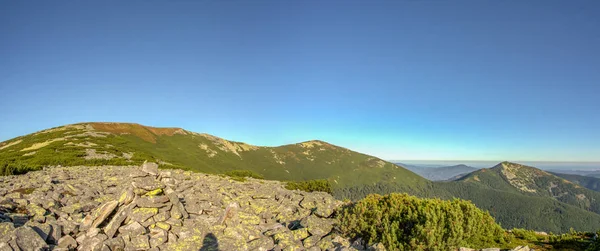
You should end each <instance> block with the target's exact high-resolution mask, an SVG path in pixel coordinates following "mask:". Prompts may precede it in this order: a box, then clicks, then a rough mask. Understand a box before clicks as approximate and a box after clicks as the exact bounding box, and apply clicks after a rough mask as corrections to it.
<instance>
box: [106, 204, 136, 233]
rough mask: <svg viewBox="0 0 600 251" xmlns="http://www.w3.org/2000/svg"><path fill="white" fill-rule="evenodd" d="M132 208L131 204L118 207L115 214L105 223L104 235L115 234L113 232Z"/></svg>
mask: <svg viewBox="0 0 600 251" xmlns="http://www.w3.org/2000/svg"><path fill="white" fill-rule="evenodd" d="M132 208H133V205H127V206H125V207H121V208H119V210H118V211H117V213H116V214H115V216H114V217H113V218H112V219H111V220H110V221H109V222H108V224H106V226H105V227H104V233H106V236H108V238H112V237H113V236H115V233H116V232H117V230H118V229H119V227H121V224H122V223H123V221H124V220H125V218H127V215H129V213H130V212H131V209H132Z"/></svg>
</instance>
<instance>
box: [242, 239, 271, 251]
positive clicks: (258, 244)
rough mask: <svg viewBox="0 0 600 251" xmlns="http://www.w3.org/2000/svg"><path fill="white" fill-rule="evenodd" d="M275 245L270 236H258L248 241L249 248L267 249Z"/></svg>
mask: <svg viewBox="0 0 600 251" xmlns="http://www.w3.org/2000/svg"><path fill="white" fill-rule="evenodd" d="M273 247H275V243H274V242H273V239H272V238H269V237H262V238H258V239H255V240H252V241H250V242H249V243H248V249H249V250H260V251H267V250H271V249H273Z"/></svg>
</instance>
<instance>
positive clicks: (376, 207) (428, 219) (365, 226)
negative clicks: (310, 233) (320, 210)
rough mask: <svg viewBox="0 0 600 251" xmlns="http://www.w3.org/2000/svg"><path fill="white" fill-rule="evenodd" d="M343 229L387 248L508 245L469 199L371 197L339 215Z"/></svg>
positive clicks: (449, 247)
mask: <svg viewBox="0 0 600 251" xmlns="http://www.w3.org/2000/svg"><path fill="white" fill-rule="evenodd" d="M337 217H338V219H339V220H340V226H339V228H340V230H341V231H342V233H344V234H346V235H347V236H349V237H351V238H357V237H361V238H363V240H365V241H367V242H368V243H369V244H374V243H377V242H381V243H382V244H383V245H385V246H386V248H387V249H388V250H452V249H456V248H458V247H471V248H484V247H493V246H499V245H500V244H503V243H505V240H504V237H505V232H504V230H502V228H501V227H500V225H498V224H497V223H496V222H495V221H494V218H492V216H490V215H489V213H487V212H484V211H482V210H480V209H478V208H477V207H475V205H473V204H472V203H470V202H468V201H464V200H459V199H455V200H451V201H445V200H440V199H419V198H417V197H414V196H410V195H407V194H398V193H393V194H389V195H385V196H381V195H369V196H367V197H366V198H365V199H363V200H361V201H359V202H357V203H355V204H352V205H349V206H347V207H344V208H342V209H341V210H340V212H339V213H338V216H337Z"/></svg>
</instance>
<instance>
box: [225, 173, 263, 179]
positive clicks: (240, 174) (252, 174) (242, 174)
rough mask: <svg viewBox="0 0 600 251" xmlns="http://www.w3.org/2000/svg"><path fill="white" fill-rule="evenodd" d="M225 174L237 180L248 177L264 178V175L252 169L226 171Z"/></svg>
mask: <svg viewBox="0 0 600 251" xmlns="http://www.w3.org/2000/svg"><path fill="white" fill-rule="evenodd" d="M225 175H227V176H229V177H231V178H232V179H233V180H237V181H246V178H247V177H250V178H255V179H264V177H263V176H262V175H260V174H258V173H255V172H252V171H250V170H233V171H229V172H226V173H225Z"/></svg>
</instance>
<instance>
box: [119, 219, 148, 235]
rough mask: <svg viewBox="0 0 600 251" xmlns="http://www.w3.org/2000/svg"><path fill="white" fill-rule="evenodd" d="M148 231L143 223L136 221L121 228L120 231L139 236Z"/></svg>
mask: <svg viewBox="0 0 600 251" xmlns="http://www.w3.org/2000/svg"><path fill="white" fill-rule="evenodd" d="M147 232H148V231H147V229H146V228H145V227H143V226H142V225H140V223H138V222H135V221H134V222H132V223H129V224H128V225H125V226H122V227H120V228H119V233H122V234H126V235H129V236H138V235H142V234H146V233H147Z"/></svg>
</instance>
